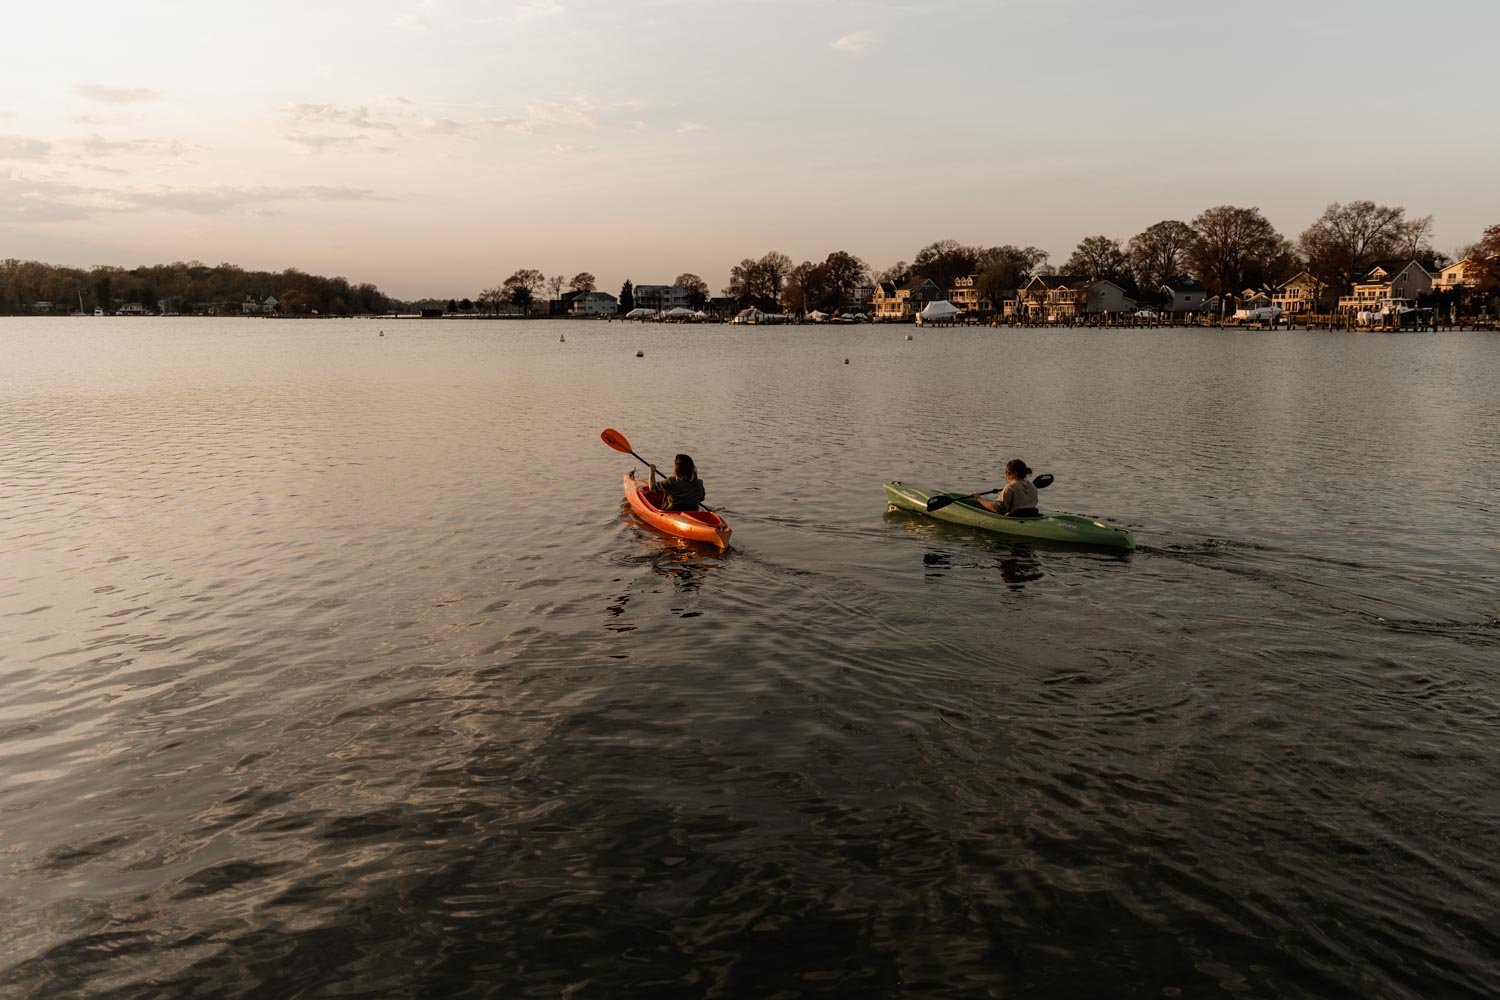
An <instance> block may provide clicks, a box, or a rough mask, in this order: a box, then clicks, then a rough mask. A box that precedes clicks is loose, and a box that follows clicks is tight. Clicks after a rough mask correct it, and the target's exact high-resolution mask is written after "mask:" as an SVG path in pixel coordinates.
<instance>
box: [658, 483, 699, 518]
mask: <svg viewBox="0 0 1500 1000" xmlns="http://www.w3.org/2000/svg"><path fill="white" fill-rule="evenodd" d="M656 488H657V489H658V490H661V492H662V493H663V494H664V496H665V502H664V503H663V504H662V509H663V510H697V509H698V505H699V504H700V503H702V502H703V499H704V497H706V496H708V494H707V493H706V492H705V491H704V489H703V480H701V479H699V478H698V477H697V476H694V477H693V478H692V479H678V478H677V477H676V476H672V477H670V478H668V479H658V480H657V481H656Z"/></svg>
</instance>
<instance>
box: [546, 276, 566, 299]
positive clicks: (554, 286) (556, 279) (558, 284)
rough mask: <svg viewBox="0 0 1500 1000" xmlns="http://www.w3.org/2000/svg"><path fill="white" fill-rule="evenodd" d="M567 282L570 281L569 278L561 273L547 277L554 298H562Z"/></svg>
mask: <svg viewBox="0 0 1500 1000" xmlns="http://www.w3.org/2000/svg"><path fill="white" fill-rule="evenodd" d="M567 283H568V279H567V278H565V277H563V276H562V275H560V274H554V275H553V276H552V277H550V278H548V279H547V290H548V291H550V292H551V293H552V298H554V299H560V298H562V290H563V286H564V285H566V284H567Z"/></svg>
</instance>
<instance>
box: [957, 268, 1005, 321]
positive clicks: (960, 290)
mask: <svg viewBox="0 0 1500 1000" xmlns="http://www.w3.org/2000/svg"><path fill="white" fill-rule="evenodd" d="M948 301H949V302H952V303H953V304H954V305H955V306H957V307H958V309H959V311H960V312H961V313H963V315H964V316H966V317H971V318H972V317H977V318H981V319H982V318H984V317H987V316H989V315H990V314H991V313H993V312H994V311H995V303H994V302H992V301H990V297H989V296H988V295H985V294H984V293H982V292H981V291H980V290H979V287H978V278H977V276H976V275H972V274H965V275H961V276H960V277H957V278H954V279H953V287H952V288H950V289H948Z"/></svg>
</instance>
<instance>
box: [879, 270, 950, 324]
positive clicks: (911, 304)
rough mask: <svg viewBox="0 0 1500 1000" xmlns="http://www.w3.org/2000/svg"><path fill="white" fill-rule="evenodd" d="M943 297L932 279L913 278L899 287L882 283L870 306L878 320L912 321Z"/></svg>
mask: <svg viewBox="0 0 1500 1000" xmlns="http://www.w3.org/2000/svg"><path fill="white" fill-rule="evenodd" d="M942 297H943V290H942V289H941V288H939V287H938V286H937V284H936V283H935V282H933V281H932V279H930V278H912V279H911V280H910V281H907V282H906V283H905V284H903V285H901V286H899V287H897V286H896V285H894V284H892V283H891V282H889V281H882V282H880V283H878V284H877V285H876V286H875V294H874V295H873V296H871V298H870V306H871V308H872V309H873V310H874V313H875V318H876V319H887V320H910V319H914V318H915V317H916V315H917V313H919V312H921V311H922V310H923V308H925V307H926V306H927V305H928V303H931V302H936V301H938V300H939V299H941V298H942Z"/></svg>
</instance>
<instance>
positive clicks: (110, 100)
mask: <svg viewBox="0 0 1500 1000" xmlns="http://www.w3.org/2000/svg"><path fill="white" fill-rule="evenodd" d="M73 93H75V94H77V95H78V96H79V97H82V98H84V99H85V100H89V101H97V102H99V103H100V104H145V103H147V102H148V101H158V100H161V94H160V93H158V92H157V91H155V90H148V89H146V88H145V87H107V86H105V85H104V84H102V83H75V84H73Z"/></svg>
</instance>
